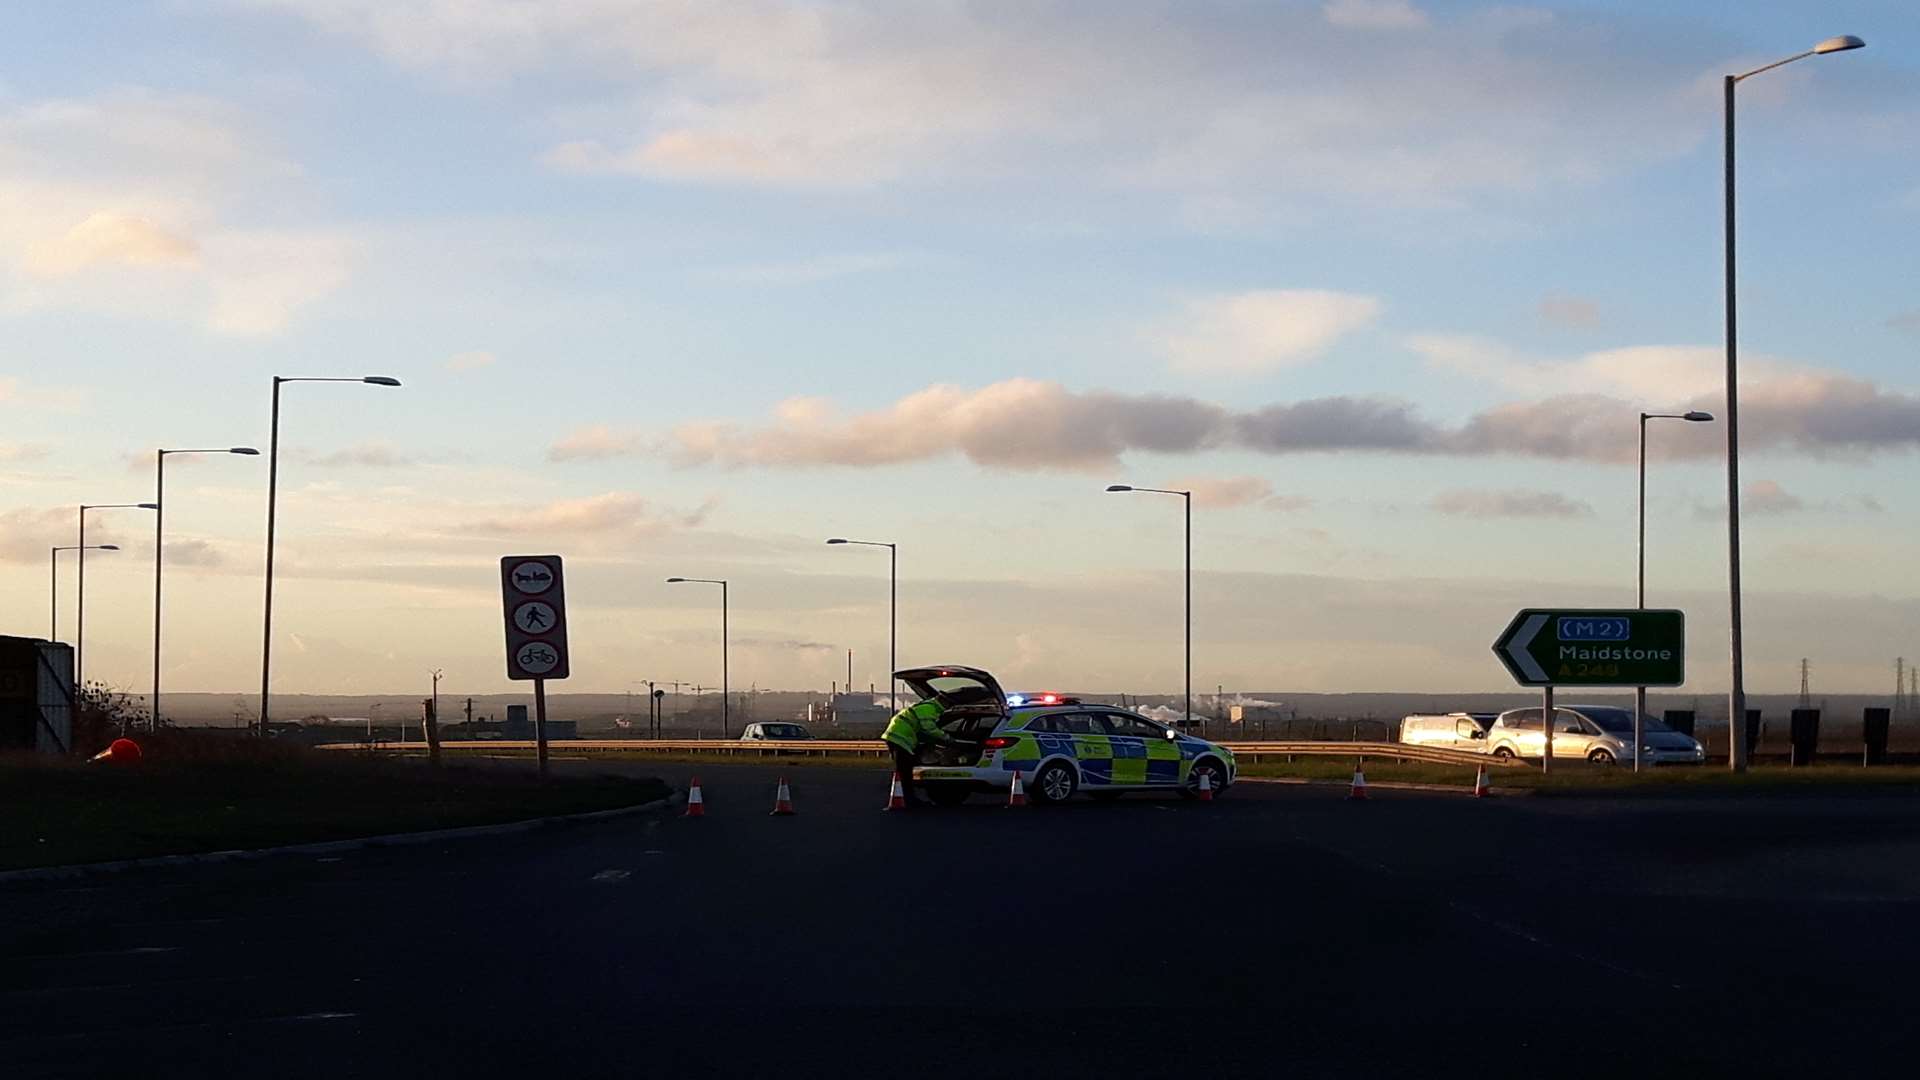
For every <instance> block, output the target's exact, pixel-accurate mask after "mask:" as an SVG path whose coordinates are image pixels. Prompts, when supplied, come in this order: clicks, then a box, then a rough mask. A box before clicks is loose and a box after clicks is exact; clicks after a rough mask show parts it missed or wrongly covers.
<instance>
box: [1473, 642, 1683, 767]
mask: <svg viewBox="0 0 1920 1080" xmlns="http://www.w3.org/2000/svg"><path fill="white" fill-rule="evenodd" d="M1493 652H1494V655H1495V656H1498V657H1499V658H1500V662H1501V663H1502V664H1504V665H1506V668H1507V671H1508V672H1509V673H1510V674H1512V676H1513V679H1514V681H1515V682H1517V683H1519V684H1520V685H1522V686H1538V687H1541V688H1542V693H1541V712H1540V724H1541V734H1542V735H1543V736H1544V737H1545V746H1544V748H1543V749H1542V752H1541V753H1542V756H1541V759H1540V768H1541V771H1542V772H1545V771H1546V770H1547V768H1548V765H1549V763H1550V762H1551V761H1552V760H1553V689H1554V687H1556V686H1620V687H1636V688H1637V687H1645V686H1679V685H1680V684H1681V683H1683V682H1686V679H1687V674H1686V669H1687V664H1686V659H1687V620H1686V615H1685V614H1684V613H1683V612H1679V611H1672V610H1647V609H1642V608H1634V609H1627V610H1619V609H1611V608H1607V609H1597V608H1528V609H1526V610H1525V611H1522V612H1520V613H1519V614H1518V615H1515V616H1514V617H1513V621H1512V622H1510V623H1508V624H1507V629H1506V631H1505V632H1503V633H1502V634H1501V635H1500V637H1499V639H1498V640H1496V641H1495V642H1494V643H1493ZM1633 741H1634V755H1635V757H1636V759H1637V758H1638V756H1639V752H1640V732H1639V731H1637V730H1636V731H1635V732H1634V740H1633Z"/></svg>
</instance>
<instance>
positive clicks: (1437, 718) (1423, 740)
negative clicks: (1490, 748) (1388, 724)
mask: <svg viewBox="0 0 1920 1080" xmlns="http://www.w3.org/2000/svg"><path fill="white" fill-rule="evenodd" d="M1497 716H1498V714H1496V713H1490V712H1489V713H1469V712H1451V713H1415V714H1413V715H1412V716H1409V717H1407V718H1406V719H1404V720H1402V721H1400V741H1401V742H1403V743H1406V744H1408V745H1409V746H1442V747H1446V748H1447V749H1449V750H1468V751H1472V752H1473V753H1478V754H1484V753H1486V752H1487V729H1488V728H1490V727H1492V726H1493V722H1494V720H1495V719H1496V718H1497Z"/></svg>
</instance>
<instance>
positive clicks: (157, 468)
mask: <svg viewBox="0 0 1920 1080" xmlns="http://www.w3.org/2000/svg"><path fill="white" fill-rule="evenodd" d="M168 454H244V455H247V456H250V457H258V456H259V454H260V451H258V450H255V449H254V448H253V447H251V446H228V447H221V448H219V449H214V450H155V451H154V452H153V507H154V509H153V697H152V699H151V700H150V701H149V702H148V703H147V730H149V731H158V730H160V572H161V567H162V566H163V565H164V564H165V563H166V558H165V550H166V548H165V542H164V541H165V536H166V533H165V531H164V529H163V522H164V520H165V518H166V512H167V495H166V492H167V455H168Z"/></svg>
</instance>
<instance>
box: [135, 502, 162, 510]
mask: <svg viewBox="0 0 1920 1080" xmlns="http://www.w3.org/2000/svg"><path fill="white" fill-rule="evenodd" d="M134 505H135V506H137V507H139V508H140V509H142V510H158V509H160V504H159V503H135V504H134Z"/></svg>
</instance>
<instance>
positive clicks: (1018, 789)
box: [1007, 769, 1027, 806]
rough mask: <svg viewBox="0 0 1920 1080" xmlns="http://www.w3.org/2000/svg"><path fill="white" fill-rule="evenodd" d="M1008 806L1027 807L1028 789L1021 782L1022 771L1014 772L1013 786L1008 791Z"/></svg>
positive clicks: (1016, 770)
mask: <svg viewBox="0 0 1920 1080" xmlns="http://www.w3.org/2000/svg"><path fill="white" fill-rule="evenodd" d="M1007 805H1008V806H1025V805H1027V788H1026V785H1024V784H1022V783H1021V782H1020V770H1019V769H1015V770H1013V786H1012V787H1010V788H1008V789H1007Z"/></svg>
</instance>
